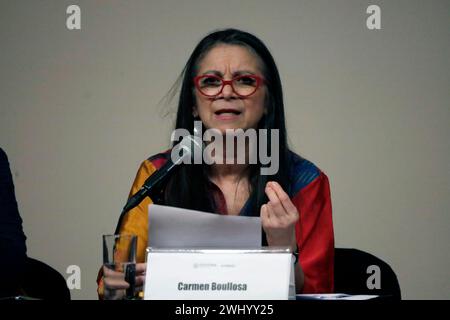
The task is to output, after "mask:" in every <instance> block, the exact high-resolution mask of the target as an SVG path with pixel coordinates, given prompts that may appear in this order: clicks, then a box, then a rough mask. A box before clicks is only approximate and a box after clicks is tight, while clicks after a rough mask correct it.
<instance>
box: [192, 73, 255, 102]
mask: <svg viewBox="0 0 450 320" xmlns="http://www.w3.org/2000/svg"><path fill="white" fill-rule="evenodd" d="M263 82H264V79H263V78H261V77H259V76H256V75H252V74H246V75H240V76H237V77H235V78H233V79H231V80H224V79H222V78H221V77H219V76H216V75H212V74H206V75H202V76H196V77H195V78H194V84H195V87H196V88H197V90H198V91H199V92H200V93H201V94H203V95H204V96H207V97H215V96H218V95H219V94H221V93H222V91H223V88H224V87H225V86H226V85H227V84H229V85H230V86H231V88H232V89H233V92H234V93H235V94H237V95H238V96H239V97H241V98H244V97H248V96H251V95H252V94H254V93H255V92H256V90H258V88H259V86H260V85H261V84H262V83H263Z"/></svg>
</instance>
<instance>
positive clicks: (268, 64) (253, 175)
mask: <svg viewBox="0 0 450 320" xmlns="http://www.w3.org/2000/svg"><path fill="white" fill-rule="evenodd" d="M220 44H227V45H239V46H243V47H245V48H247V49H249V50H250V51H251V52H253V53H254V54H256V55H257V56H259V58H260V59H261V61H262V62H263V68H262V69H263V70H262V71H263V75H264V78H265V80H266V87H267V90H266V92H267V94H266V98H265V100H266V101H265V103H266V106H265V107H266V108H267V112H266V114H265V115H264V116H263V117H262V119H261V120H260V122H259V124H258V128H259V129H278V130H279V170H278V172H277V173H276V174H275V175H272V176H267V175H261V174H260V168H261V166H262V165H261V164H259V163H258V164H256V165H251V166H250V167H249V182H250V203H249V205H250V210H249V211H250V212H251V215H254V216H258V215H259V212H260V208H261V206H262V205H263V204H264V203H266V202H267V201H268V199H267V196H266V195H265V192H264V189H265V186H266V183H267V182H268V181H277V182H278V183H280V185H281V186H282V187H283V189H284V190H285V191H287V192H289V188H290V181H289V169H290V164H291V163H290V153H289V149H288V146H287V137H286V125H285V116H284V105H283V90H282V86H281V80H280V75H279V73H278V69H277V66H276V64H275V61H274V59H273V57H272V55H271V54H270V52H269V50H268V49H267V47H266V46H265V45H264V43H263V42H262V41H261V40H259V39H258V38H257V37H255V36H254V35H252V34H250V33H248V32H244V31H241V30H236V29H225V30H219V31H216V32H213V33H211V34H209V35H207V36H206V37H205V38H203V39H202V40H201V41H200V42H199V43H198V45H197V46H196V47H195V49H194V51H193V52H192V54H191V56H190V57H189V60H188V61H187V63H186V65H185V67H184V69H183V71H182V73H181V75H180V77H179V80H181V79H182V81H181V90H180V97H179V102H178V111H177V117H176V124H175V128H176V129H181V128H183V129H187V130H188V131H189V132H190V133H191V134H194V121H195V120H198V118H197V119H195V118H194V116H193V114H192V107H193V106H194V105H195V103H196V102H195V96H194V90H193V89H194V83H193V79H194V77H195V76H196V72H197V69H198V65H199V63H200V61H201V59H202V58H203V57H204V56H205V55H206V53H208V52H209V50H211V49H212V48H213V47H215V46H217V45H220ZM268 131H269V130H268ZM174 145H175V143H174ZM271 146H272V143H271V141H270V134H268V148H267V149H268V150H269V152H271V150H272V148H271ZM275 152H276V151H275ZM207 172H208V168H207V165H206V164H198V165H194V164H192V165H184V166H181V167H180V168H179V170H178V171H177V172H176V173H175V174H174V175H173V176H172V177H171V178H170V180H169V182H168V183H167V186H166V188H165V192H164V199H165V201H164V202H165V204H167V205H171V206H175V207H181V208H187V209H194V210H201V211H207V212H216V207H215V205H214V201H212V200H211V197H210V196H208V184H209V183H210V182H209V180H208V176H207Z"/></svg>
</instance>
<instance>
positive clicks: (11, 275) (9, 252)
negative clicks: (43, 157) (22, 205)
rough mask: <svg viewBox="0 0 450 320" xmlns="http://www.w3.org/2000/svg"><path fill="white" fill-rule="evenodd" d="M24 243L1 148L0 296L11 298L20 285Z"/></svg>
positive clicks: (11, 185)
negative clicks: (12, 291) (13, 291)
mask: <svg viewBox="0 0 450 320" xmlns="http://www.w3.org/2000/svg"><path fill="white" fill-rule="evenodd" d="M25 240H26V237H25V234H24V233H23V229H22V219H21V217H20V214H19V210H18V207H17V201H16V196H15V193H14V184H13V180H12V175H11V170H10V168H9V162H8V158H7V156H6V154H5V152H4V151H3V150H2V149H1V148H0V252H1V254H0V257H1V258H0V295H3V296H5V295H10V294H11V290H13V289H14V288H15V287H17V283H18V281H20V276H21V272H23V270H24V267H25V261H26V245H25Z"/></svg>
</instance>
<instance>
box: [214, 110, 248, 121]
mask: <svg viewBox="0 0 450 320" xmlns="http://www.w3.org/2000/svg"><path fill="white" fill-rule="evenodd" d="M241 113H242V112H241V111H239V110H236V109H227V108H224V109H220V110H217V111H216V112H214V115H215V118H217V119H219V120H235V119H236V118H238V117H239V116H240V115H241Z"/></svg>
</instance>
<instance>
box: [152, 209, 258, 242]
mask: <svg viewBox="0 0 450 320" xmlns="http://www.w3.org/2000/svg"><path fill="white" fill-rule="evenodd" d="M148 212H149V228H148V232H149V236H148V239H149V243H148V246H149V247H154V248H193V247H201V248H226V249H230V248H239V249H242V248H261V237H262V235H261V219H260V217H243V216H223V215H220V214H214V213H208V212H201V211H195V210H188V209H181V208H175V207H169V206H161V205H156V204H151V205H149V211H148Z"/></svg>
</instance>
